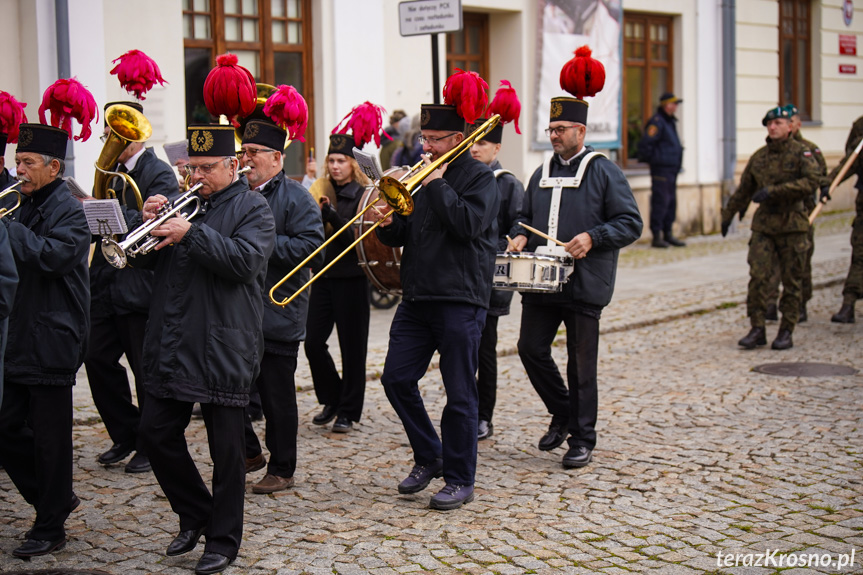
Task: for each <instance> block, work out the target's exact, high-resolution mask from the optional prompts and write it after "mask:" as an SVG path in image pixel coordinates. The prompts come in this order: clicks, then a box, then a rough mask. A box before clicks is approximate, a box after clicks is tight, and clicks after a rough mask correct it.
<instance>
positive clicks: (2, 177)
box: [0, 133, 17, 192]
mask: <svg viewBox="0 0 863 575" xmlns="http://www.w3.org/2000/svg"><path fill="white" fill-rule="evenodd" d="M8 138H9V135H8V134H3V133H0V192H2V191H3V190H5V189H6V188H8V187H9V186H11V185H12V184H14V183H15V182H16V181H17V180H16V179H15V178H14V176H12V174H10V173H9V170H7V169H6V157H5V155H4V154H6V140H7V139H8Z"/></svg>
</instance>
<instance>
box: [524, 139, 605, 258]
mask: <svg viewBox="0 0 863 575" xmlns="http://www.w3.org/2000/svg"><path fill="white" fill-rule="evenodd" d="M596 156H602V157H603V158H604V157H605V155H603V154H600V153H599V152H588V153H587V154H586V155H585V156H584V158H583V159H582V160H581V163H580V164H579V165H578V170H576V172H575V177H573V178H550V177H549V172H550V170H551V158H552V156H549V158H548V159H547V160H546V161H545V164H543V166H542V179H540V181H539V187H540V188H552V190H551V205H550V206H549V210H548V235H549V236H550V237H552V238H556V237H557V223H558V221H559V219H560V195H561V193H562V192H563V188H578V187H579V186H581V180H582V179H583V178H584V172H585V170H587V165H588V164H589V163H590V162H591V160H593V159H594V158H595V157H596ZM546 246H548V247H549V248H554V247H555V246H556V244H555V243H554V242H552V241H551V240H548V241H547V242H546Z"/></svg>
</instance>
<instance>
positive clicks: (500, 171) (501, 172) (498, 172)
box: [494, 168, 515, 179]
mask: <svg viewBox="0 0 863 575" xmlns="http://www.w3.org/2000/svg"><path fill="white" fill-rule="evenodd" d="M504 174H509V175H510V176H513V177H515V174H513V173H512V172H510V171H509V170H504V169H503V168H501V169H499V170H495V171H494V177H495V179H497V178H499V177H501V176H502V175H504Z"/></svg>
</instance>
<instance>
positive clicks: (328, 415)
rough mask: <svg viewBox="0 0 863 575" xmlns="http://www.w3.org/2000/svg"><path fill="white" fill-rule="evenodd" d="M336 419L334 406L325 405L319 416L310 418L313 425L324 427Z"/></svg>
mask: <svg viewBox="0 0 863 575" xmlns="http://www.w3.org/2000/svg"><path fill="white" fill-rule="evenodd" d="M335 418H336V406H335V405H325V406H324V408H323V409H322V410H321V412H320V413H319V414H317V415H316V416H314V417H313V418H312V423H314V424H315V425H326V424H328V423H329V422H331V421H332V420H333V419H335Z"/></svg>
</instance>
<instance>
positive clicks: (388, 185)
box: [270, 114, 500, 307]
mask: <svg viewBox="0 0 863 575" xmlns="http://www.w3.org/2000/svg"><path fill="white" fill-rule="evenodd" d="M499 122H500V115H498V114H495V115H493V116H492V117H491V118H489V119H488V120H486V121H485V122H484V123H483V124H482V125H481V126H480V127H479V128H477V129H476V130H475V131H474V132H472V133H471V134H470V135H469V136H466V137H465V139H464V140H462V141H461V142H460V143H459V144H458V145H457V146H456V147H454V148H453V149H451V150H450V151H448V152H446V153H445V154H443V155H441V156H440V157H439V158H438V159H437V160H435V161H434V162H432V163H430V164H429V165H427V166H425V167H423V161H422V160H421V161H419V162H417V164H416V165H415V166H413V167H411V168H410V171H409V172H408V173H407V174H405V175H403V176H402V177H401V178H394V177H392V176H389V175H384V176H382V177H381V178H380V179H379V180H378V181H377V182H375V183H374V187H375V188H377V189H378V191H379V192H380V199H382V200H384V201H385V202H386V203H387V204H389V206H390V207H391V208H392V209H391V210H390V211H389V212H387V213H386V214H381V219H380V220H378V221H377V222H375V223H374V224H373V225H371V226H369V229H367V230H366V231H365V232H363V233H362V234H361V235H360V236H359V237H358V238H357V239H355V240H354V242H353V243H352V244H351V245H349V246H348V247H346V248H345V249H344V251H342V253H340V254H339V255H337V256H336V257H335V258H333V261H331V262H330V263H329V264H327V265H326V266H325V267H324V268H323V269H322V270H321V271H319V272H318V273H317V274H315V275H314V277H312V278H311V279H310V280H309V281H307V282H306V283H305V284H304V285H303V286H301V287H300V288H299V289H298V290H297V291H296V292H294V294H293V295H292V296H290V297H287V298H285V299H283V300H282V301H277V300H276V297H275V293H276V290H277V289H279V288H280V287H281V286H282V285H283V284H284V283H285V282H286V281H288V280H289V279H290V278H291V277H292V276H293V275H294V274H295V273H297V272H298V271H299V270H301V269H302V268H303V266H305V265H306V264H307V263H309V262H310V261H311V260H312V258H314V257H315V256H316V255H317V254H318V253H319V252H320V251H321V250H323V249H324V248H326V247H327V245H328V244H329V243H330V242H331V241H333V239H335V237H336V236H338V235H339V234H341V233H343V232H344V231H345V230H347V229H348V228H349V227H350V226H351V225H353V223H354V222H355V221H357V220H358V219H360V218H361V217H362V216H363V214H365V213H366V212H367V211H369V210H370V209H372V208H374V207H375V203H376V202H369V205H368V206H367V207H366V208H365V209H363V210H361V211H359V212H358V213H357V215H355V216H354V217H353V218H351V219H350V220H349V221H348V222H347V223H346V224H345V225H344V226H342V227H341V229H339V230H338V231H337V232H335V233H333V235H332V236H330V238H329V239H328V240H327V241H325V242H324V243H323V244H321V246H320V247H319V248H318V249H316V250H315V251H313V252H312V253H311V254H309V256H308V257H307V258H306V259H304V260H303V261H302V262H300V264H299V265H298V266H297V267H295V268H294V269H293V270H291V271H290V272H288V274H287V275H286V276H285V277H283V278H282V279H280V280H279V281H278V283H276V285H274V286H273V287H272V288H270V301H272V302H273V303H274V304H275V305H277V306H280V307H284V306H286V305H288V304H289V303H291V302H292V301H294V299H296V297H297V296H298V295H300V294H301V293H302V292H303V291H304V290H305V289H306V288H308V287H309V286H310V285H312V284H313V283H314V282H316V281H317V280H318V279H319V278H320V277H321V276H322V275H323V274H324V273H326V272H327V270H329V269H330V267H331V266H332V265H333V264H335V263H336V262H337V261H339V260H340V259H341V258H342V257H344V255H345V254H347V253H348V252H349V251H350V250H352V249H353V248H354V246H356V245H357V244H358V243H360V242H361V241H363V240H364V239H365V237H366V236H367V235H369V234H370V233H372V232H373V231H374V230H375V229H376V228H377V227H378V226H379V225H381V223H382V222H384V221H386V219H387V218H388V217H390V216H391V215H392V214H393V213H397V214H399V215H402V216H408V215H410V214H411V213H412V212H413V211H414V202H413V195H414V194H415V193H416V192H417V190H419V188H420V186H422V183H423V180H425V179H426V178H427V177H428V176H429V174H431V173H432V172H434V171H435V170H437V169H438V168H439V167H440V166H441V165H443V164H445V163H447V162H451V161H452V160H454V159H455V158H457V157H458V156H460V155H461V154H463V153H464V152H465V151H466V150H468V149H470V147H471V146H472V145H473V144H474V142H476V141H477V140H481V139H483V138H484V137H485V136H487V135H488V133H489V132H491V131H492V130H493V129H494V128H495V127H496V126H497V125H498V123H499ZM375 209H377V208H375Z"/></svg>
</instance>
